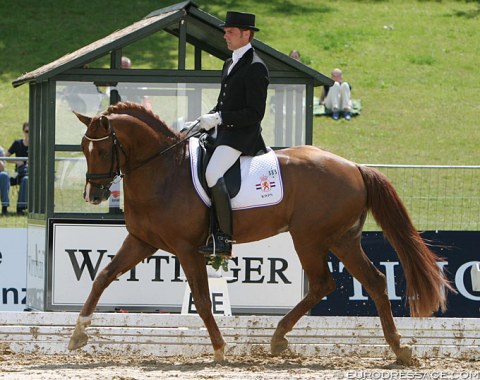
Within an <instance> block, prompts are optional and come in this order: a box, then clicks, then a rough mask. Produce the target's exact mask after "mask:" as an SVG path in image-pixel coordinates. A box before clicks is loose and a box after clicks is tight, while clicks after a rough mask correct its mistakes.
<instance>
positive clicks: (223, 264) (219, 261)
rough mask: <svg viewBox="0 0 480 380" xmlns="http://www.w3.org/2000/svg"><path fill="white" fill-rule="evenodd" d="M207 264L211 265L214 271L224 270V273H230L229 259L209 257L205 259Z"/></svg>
mask: <svg viewBox="0 0 480 380" xmlns="http://www.w3.org/2000/svg"><path fill="white" fill-rule="evenodd" d="M205 263H206V264H207V265H211V266H212V268H213V269H216V270H219V269H220V268H222V269H223V271H224V272H227V271H228V259H225V258H224V257H222V256H209V257H206V258H205Z"/></svg>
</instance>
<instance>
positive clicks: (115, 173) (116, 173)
mask: <svg viewBox="0 0 480 380" xmlns="http://www.w3.org/2000/svg"><path fill="white" fill-rule="evenodd" d="M107 120H108V125H109V128H110V131H111V132H110V134H109V135H107V136H104V137H100V138H93V137H89V136H87V134H84V135H83V136H84V137H85V138H86V139H87V140H88V141H92V142H99V141H104V140H107V139H109V138H111V139H112V162H111V165H110V171H109V172H108V173H99V174H97V173H88V172H87V174H86V178H87V181H88V182H89V183H90V184H91V185H92V186H95V187H97V188H99V189H101V190H104V191H108V192H109V191H110V186H112V184H113V183H114V182H115V179H116V178H117V177H119V178H120V179H121V178H123V177H125V174H126V173H125V172H123V173H122V170H121V168H120V153H119V151H118V149H119V148H120V150H121V151H122V153H123V155H124V156H125V158H127V154H126V153H125V149H124V148H123V145H122V144H121V142H120V140H118V137H117V134H116V133H115V130H114V129H113V127H112V125H111V123H110V119H108V118H107ZM197 126H198V122H197V123H196V124H195V125H193V126H192V127H191V128H190V129H189V130H188V132H187V134H186V135H185V137H184V138H183V139H181V140H180V141H177V142H176V143H175V144H173V145H170V146H169V147H167V148H165V149H163V150H162V151H160V152H158V153H155V154H154V155H153V156H152V157H150V158H147V159H146V160H145V161H143V162H141V163H140V164H139V165H137V166H135V167H133V168H131V169H130V170H129V172H132V171H134V170H137V169H139V168H141V167H142V166H144V165H146V164H148V163H150V162H151V161H153V160H155V159H157V158H158V157H160V156H162V155H163V154H164V153H167V152H168V151H169V150H171V149H173V148H175V147H177V146H178V145H180V144H182V143H184V142H185V141H186V140H188V139H189V138H190V137H194V136H197V135H198V134H200V130H199V129H197V128H195V127H197ZM115 163H116V164H117V165H116V169H114V165H115ZM106 178H108V179H110V178H111V181H110V182H109V183H107V184H98V183H95V182H91V181H90V180H97V179H106Z"/></svg>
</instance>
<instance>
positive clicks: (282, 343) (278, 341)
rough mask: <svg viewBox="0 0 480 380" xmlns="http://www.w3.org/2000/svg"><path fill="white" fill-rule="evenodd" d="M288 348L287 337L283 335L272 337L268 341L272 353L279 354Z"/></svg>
mask: <svg viewBox="0 0 480 380" xmlns="http://www.w3.org/2000/svg"><path fill="white" fill-rule="evenodd" d="M287 348H288V339H287V338H285V337H282V338H275V337H273V338H272V341H271V343H270V351H271V352H272V355H280V354H281V353H282V352H283V351H285V350H286V349H287Z"/></svg>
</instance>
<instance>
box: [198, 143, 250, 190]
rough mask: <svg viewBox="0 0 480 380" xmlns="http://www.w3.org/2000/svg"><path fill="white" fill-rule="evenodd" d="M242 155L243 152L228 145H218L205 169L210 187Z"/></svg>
mask: <svg viewBox="0 0 480 380" xmlns="http://www.w3.org/2000/svg"><path fill="white" fill-rule="evenodd" d="M241 155H242V152H240V151H239V150H236V149H234V148H232V147H229V146H227V145H220V146H217V147H216V148H215V151H214V152H213V155H212V158H211V159H210V162H209V163H208V166H207V170H206V171H205V179H206V180H207V185H208V187H213V186H215V185H216V184H217V182H218V180H219V179H220V178H222V177H223V175H224V174H225V173H226V172H227V170H228V169H230V167H231V166H232V165H233V164H234V163H235V161H237V159H238V157H240V156H241Z"/></svg>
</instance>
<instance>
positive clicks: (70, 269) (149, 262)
mask: <svg viewBox="0 0 480 380" xmlns="http://www.w3.org/2000/svg"><path fill="white" fill-rule="evenodd" d="M49 233H50V238H49V239H50V241H51V249H50V257H49V265H48V273H49V276H48V277H49V281H48V282H49V285H48V287H49V292H47V293H48V299H47V309H52V310H77V309H79V308H80V307H81V306H82V305H83V303H84V302H85V300H86V298H87V296H88V294H89V292H90V289H91V286H92V283H93V280H94V278H95V276H96V275H97V274H98V273H99V272H100V271H101V270H102V269H103V268H104V267H105V266H106V265H107V264H108V263H109V262H110V260H111V259H112V258H113V256H114V255H115V253H116V252H117V250H118V249H119V248H120V246H121V244H122V242H123V240H124V239H125V237H126V236H127V230H126V228H125V225H124V224H123V223H115V222H111V223H110V222H108V223H98V222H96V223H94V222H90V221H89V222H85V221H83V222H82V221H79V220H75V221H61V220H51V221H50V226H49ZM234 255H235V256H234V258H233V259H232V260H231V261H230V263H229V270H228V271H227V272H224V274H223V275H224V276H225V277H226V278H228V292H229V296H230V304H231V308H232V312H234V313H235V312H237V313H244V312H250V313H254V312H262V313H266V314H269V313H270V314H276V313H280V314H281V313H284V312H286V311H287V310H289V309H291V308H292V307H293V306H294V305H296V304H297V303H298V302H299V301H300V300H301V298H302V295H303V286H304V284H303V272H302V268H301V266H300V262H299V260H298V258H297V256H296V253H295V251H294V249H293V243H292V241H291V238H290V235H289V234H281V235H278V236H276V237H274V238H270V239H266V240H263V241H260V242H255V243H249V244H238V245H235V247H234ZM185 287H186V280H185V277H184V274H183V271H182V269H181V267H180V263H179V261H178V260H177V258H176V257H175V256H173V255H172V254H170V253H167V252H165V251H161V250H159V251H157V252H156V253H155V254H154V255H153V256H151V257H149V258H147V259H145V260H144V261H142V262H140V263H139V264H137V266H136V267H134V268H133V269H132V270H130V271H129V272H127V273H124V274H123V275H122V276H121V277H119V278H118V279H117V280H115V281H114V282H113V283H112V284H110V286H109V287H108V288H107V289H106V290H105V292H104V293H103V295H102V297H101V299H100V302H99V305H98V306H99V307H98V308H99V309H100V310H102V309H103V310H115V309H127V310H128V309H130V310H133V309H143V310H149V311H160V312H161V311H180V310H181V307H182V301H183V297H184V293H185Z"/></svg>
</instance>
